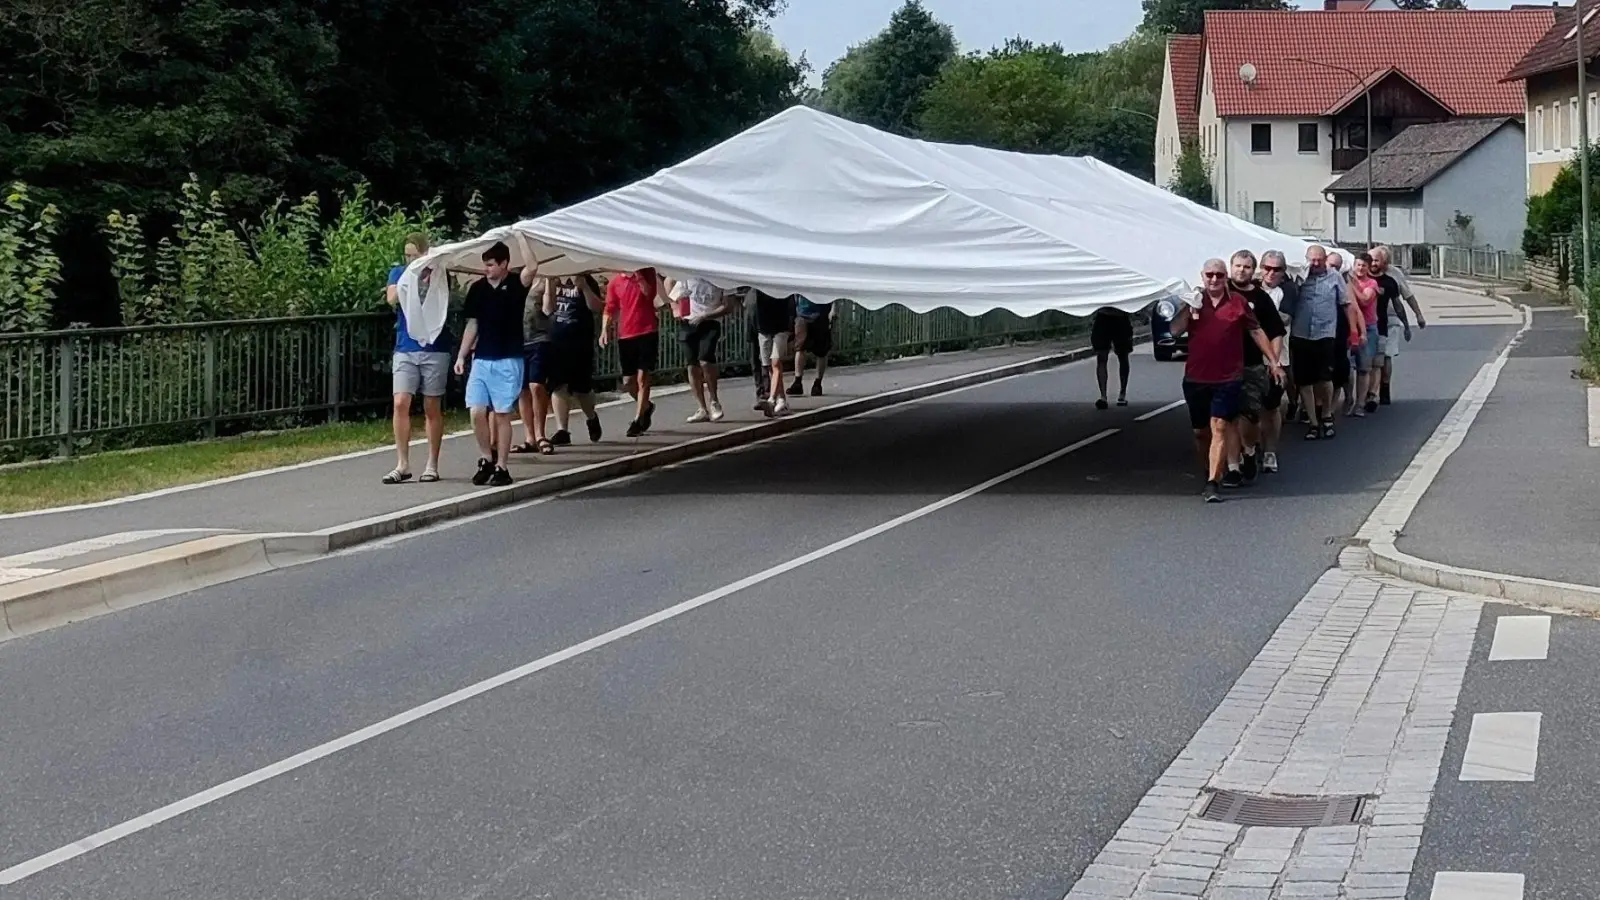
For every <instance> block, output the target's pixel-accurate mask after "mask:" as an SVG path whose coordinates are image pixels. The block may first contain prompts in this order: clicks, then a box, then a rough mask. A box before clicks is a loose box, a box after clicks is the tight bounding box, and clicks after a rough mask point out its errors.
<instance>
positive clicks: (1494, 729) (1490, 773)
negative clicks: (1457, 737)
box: [1460, 712, 1540, 781]
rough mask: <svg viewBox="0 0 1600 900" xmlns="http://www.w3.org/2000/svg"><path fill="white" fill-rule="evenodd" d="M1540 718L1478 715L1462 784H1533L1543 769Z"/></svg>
mask: <svg viewBox="0 0 1600 900" xmlns="http://www.w3.org/2000/svg"><path fill="white" fill-rule="evenodd" d="M1539 724H1540V714H1539V713H1536V712H1498V713H1478V714H1477V715H1475V716H1473V717H1472V730H1471V731H1470V732H1469V733H1468V734H1467V753H1466V757H1465V758H1464V759H1462V761H1461V779H1460V780H1462V781H1532V780H1533V775H1534V770H1535V769H1537V768H1538V765H1539Z"/></svg>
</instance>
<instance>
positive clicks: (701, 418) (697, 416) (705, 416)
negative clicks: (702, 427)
mask: <svg viewBox="0 0 1600 900" xmlns="http://www.w3.org/2000/svg"><path fill="white" fill-rule="evenodd" d="M684 421H685V422H688V423H689V424H690V425H698V424H700V423H701V422H709V421H711V413H710V412H708V411H707V410H704V409H697V410H695V411H694V412H692V413H690V414H689V418H687V419H685V420H684Z"/></svg>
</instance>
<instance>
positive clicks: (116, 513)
mask: <svg viewBox="0 0 1600 900" xmlns="http://www.w3.org/2000/svg"><path fill="white" fill-rule="evenodd" d="M1080 345H1081V341H1074V342H1047V343H1036V344H1021V345H1017V346H1014V347H1006V348H996V349H989V350H979V351H970V352H960V353H948V354H938V355H934V356H920V357H912V358H907V359H903V360H895V361H892V362H886V363H877V364H873V365H867V366H853V367H841V368H836V369H830V370H829V372H828V376H827V379H826V382H825V383H824V389H825V390H826V391H827V392H828V393H827V396H825V397H822V398H813V397H810V396H805V397H797V398H790V399H791V404H792V406H793V408H794V410H795V411H796V412H804V411H806V410H809V409H816V408H819V407H823V406H829V405H834V404H839V403H845V402H849V401H852V400H857V399H860V398H862V397H869V396H873V395H876V394H881V393H884V392H886V391H892V390H896V389H900V388H905V387H909V386H913V385H920V384H928V383H931V382H936V381H941V380H944V379H948V378H953V377H957V376H961V375H967V374H971V373H975V372H981V371H983V370H986V369H991V368H995V367H999V366H1005V365H1010V364H1016V363H1022V362H1026V361H1028V360H1033V359H1037V358H1039V357H1042V356H1049V355H1052V354H1057V353H1061V352H1063V351H1065V350H1069V349H1072V348H1074V347H1077V346H1080ZM809 387H810V379H809V378H808V380H807V388H808V389H809ZM721 393H722V398H723V403H724V406H725V407H726V409H727V414H728V415H727V419H726V420H724V421H723V422H722V423H719V424H715V425H713V424H710V423H706V424H700V425H689V424H686V423H685V419H686V418H687V416H688V415H689V413H690V412H692V411H693V410H694V401H693V399H692V397H691V395H690V394H689V393H688V392H687V391H681V390H680V391H677V392H674V393H669V394H666V395H664V396H660V397H659V398H658V399H657V403H656V406H657V408H656V413H655V422H654V427H653V428H652V429H651V430H650V432H649V434H647V435H646V436H644V437H642V438H639V439H630V438H626V437H624V436H623V435H624V432H625V431H626V429H627V425H628V422H629V420H630V419H631V418H632V417H633V412H632V409H633V408H632V406H631V405H630V404H626V403H624V404H617V405H613V406H608V407H605V408H602V409H601V410H600V418H601V421H602V424H603V427H604V430H605V436H604V437H603V439H602V440H601V442H600V443H598V444H591V443H589V440H588V436H587V433H586V430H585V427H584V421H583V416H582V413H581V412H578V411H574V415H573V420H572V424H573V426H574V427H573V432H574V433H573V441H574V443H573V444H572V446H570V447H564V448H559V450H558V452H557V453H556V454H554V455H551V456H540V455H538V454H528V455H515V456H513V457H512V459H511V465H510V468H511V473H512V476H513V477H514V478H516V479H517V481H519V482H522V481H526V480H529V479H534V478H539V477H541V476H546V475H551V474H555V473H558V472H563V471H570V470H572V469H576V468H578V467H581V466H586V465H591V464H594V463H599V462H604V461H607V460H612V459H617V458H619V457H624V456H628V455H631V454H639V453H644V452H647V451H650V450H656V449H660V448H662V447H666V446H670V445H674V444H679V443H683V442H686V441H689V440H693V439H696V438H701V437H705V436H707V435H712V434H718V433H724V432H728V431H732V430H734V429H737V428H740V427H744V426H748V425H751V424H754V423H756V422H759V421H763V420H764V418H765V417H764V416H763V415H762V414H761V413H759V412H756V411H754V410H753V409H752V408H751V407H752V401H753V400H754V391H753V387H752V382H751V379H750V378H749V377H748V376H744V377H738V378H730V379H728V380H726V381H725V382H724V383H723V388H722V391H721ZM515 429H516V431H515V439H516V440H519V441H520V440H521V438H522V426H521V425H520V424H518V425H516V426H515ZM477 457H478V450H477V444H476V441H475V440H474V439H473V438H472V437H471V436H470V435H464V436H460V437H454V438H447V439H446V441H445V444H444V452H443V458H442V461H441V470H442V472H441V474H442V476H443V478H442V480H441V481H439V482H438V483H435V484H420V483H418V482H416V481H415V480H413V481H411V482H409V483H406V484H403V485H396V486H386V485H384V484H382V483H381V482H380V480H381V478H382V477H383V475H384V473H386V472H388V471H389V469H390V468H391V467H392V466H393V464H394V457H393V451H392V450H391V449H387V448H380V449H378V450H376V451H375V452H373V453H371V454H367V455H358V456H354V457H353V458H338V459H334V460H330V461H323V462H313V463H308V464H304V465H301V466H297V467H293V468H291V469H289V470H287V471H281V472H276V473H270V474H259V475H247V476H242V477H234V478H229V479H223V480H220V481H218V482H212V483H209V484H206V485H200V486H193V487H190V488H180V489H176V490H171V491H167V492H156V493H155V494H153V495H147V496H145V497H143V498H129V499H126V500H121V501H110V502H107V503H103V504H95V505H92V506H89V507H85V508H80V509H66V510H60V511H48V510H44V511H39V512H35V513H23V514H18V515H13V516H4V517H0V583H4V582H6V581H13V582H15V581H20V580H22V579H25V578H27V577H31V576H34V575H38V574H45V573H48V572H52V571H59V570H63V569H68V568H73V567H77V566H81V565H85V564H87V563H90V562H97V561H100V560H104V559H109V558H114V557H120V556H125V555H128V554H131V553H136V552H139V551H145V550H151V549H155V548H159V547H164V546H170V545H173V544H178V543H182V542H185V541H192V540H194V539H196V538H199V537H205V536H207V535H210V534H222V533H228V532H249V533H269V532H293V533H303V532H311V531H316V530H319V529H324V528H331V527H334V526H338V525H343V524H345V523H349V522H356V521H361V520H364V519H368V518H372V517H376V516H383V515H386V514H392V513H397V512H400V511H402V510H407V509H412V508H414V507H418V506H422V505H425V504H429V503H433V502H437V501H441V500H448V499H450V498H453V497H459V496H463V495H467V494H471V493H473V492H475V491H482V490H484V489H483V488H476V487H474V486H473V485H472V484H471V483H470V481H469V480H468V479H470V477H471V475H472V473H473V470H474V468H475V464H476V460H477ZM425 460H426V450H425V449H424V448H421V447H413V448H412V467H413V471H414V472H420V471H421V470H422V466H423V464H424V462H425Z"/></svg>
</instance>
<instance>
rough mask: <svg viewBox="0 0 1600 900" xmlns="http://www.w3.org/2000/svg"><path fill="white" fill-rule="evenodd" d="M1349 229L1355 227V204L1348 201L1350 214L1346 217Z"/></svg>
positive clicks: (1352, 201)
mask: <svg viewBox="0 0 1600 900" xmlns="http://www.w3.org/2000/svg"><path fill="white" fill-rule="evenodd" d="M1347 218H1348V221H1349V225H1350V227H1351V228H1354V227H1356V202H1355V201H1354V200H1351V201H1350V214H1349V216H1348V217H1347Z"/></svg>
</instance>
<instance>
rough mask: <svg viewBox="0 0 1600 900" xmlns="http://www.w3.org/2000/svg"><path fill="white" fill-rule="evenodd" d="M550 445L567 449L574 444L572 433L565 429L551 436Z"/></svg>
mask: <svg viewBox="0 0 1600 900" xmlns="http://www.w3.org/2000/svg"><path fill="white" fill-rule="evenodd" d="M550 443H552V444H555V445H556V446H557V447H565V446H567V445H569V444H571V443H572V432H570V431H568V430H566V429H565V428H563V429H561V430H560V431H558V432H556V433H555V434H552V435H550Z"/></svg>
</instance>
